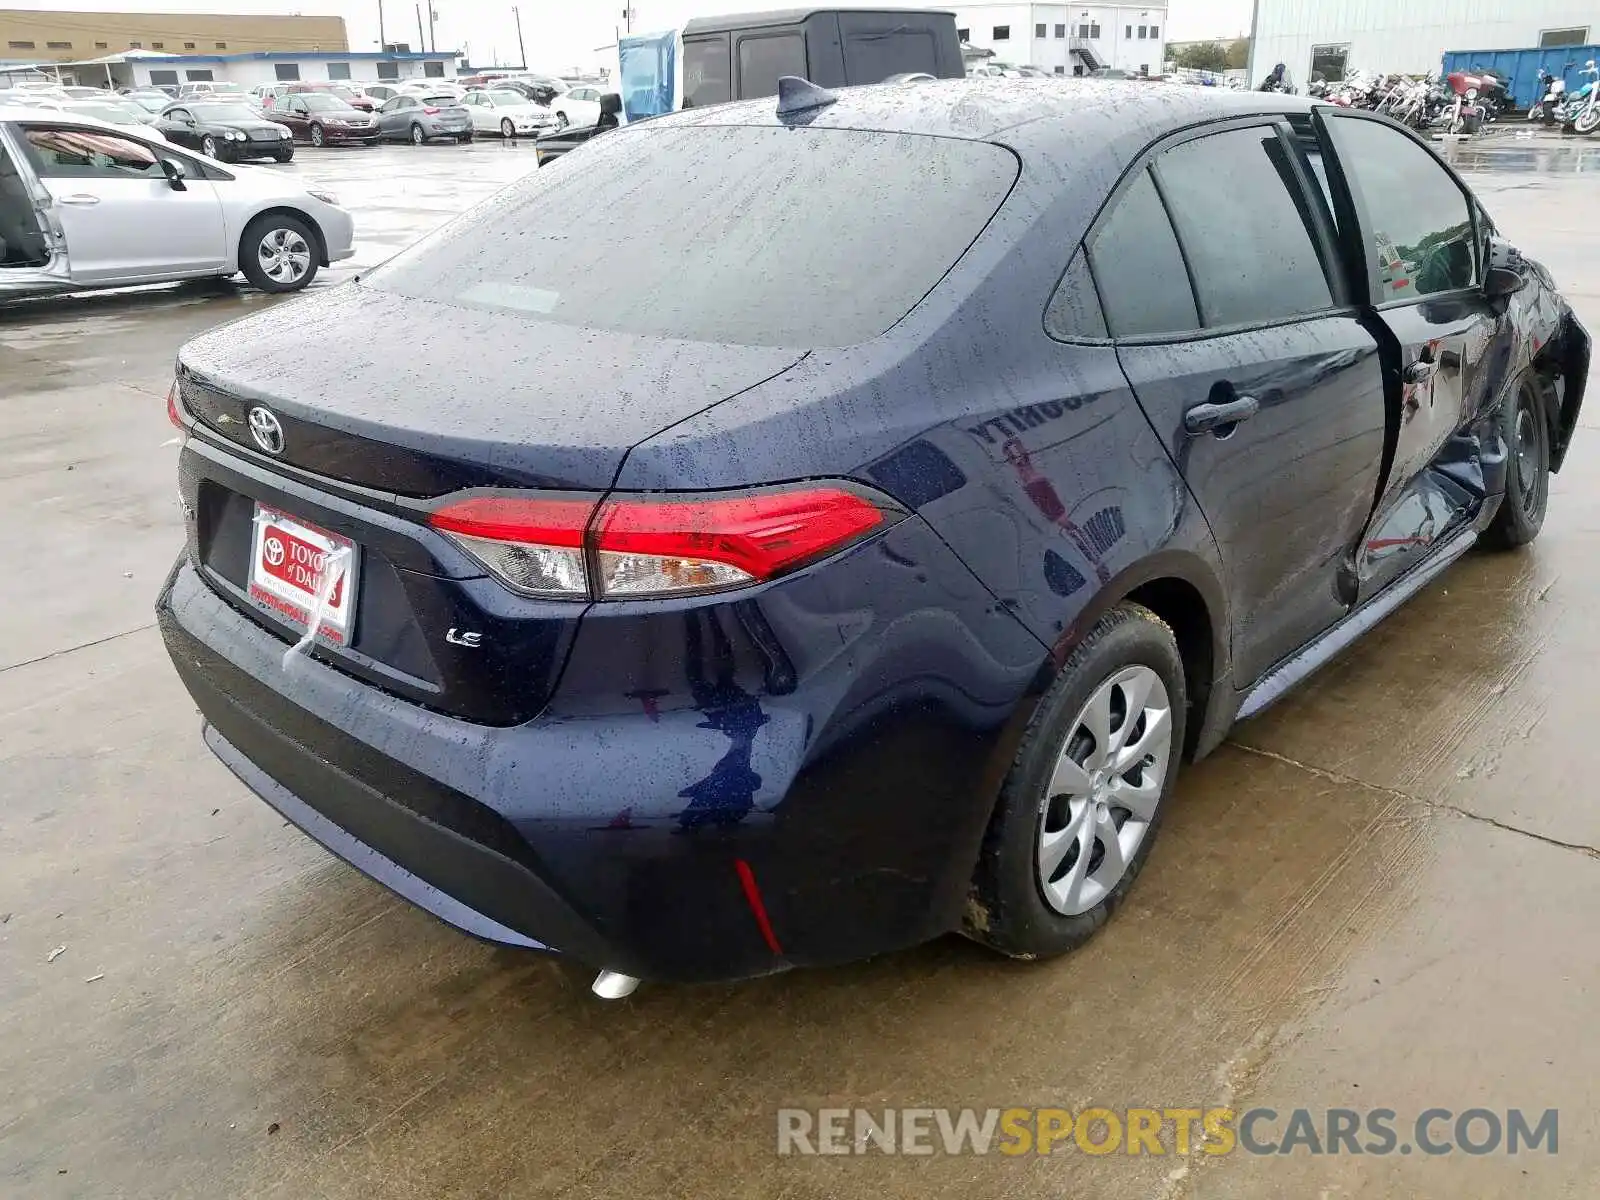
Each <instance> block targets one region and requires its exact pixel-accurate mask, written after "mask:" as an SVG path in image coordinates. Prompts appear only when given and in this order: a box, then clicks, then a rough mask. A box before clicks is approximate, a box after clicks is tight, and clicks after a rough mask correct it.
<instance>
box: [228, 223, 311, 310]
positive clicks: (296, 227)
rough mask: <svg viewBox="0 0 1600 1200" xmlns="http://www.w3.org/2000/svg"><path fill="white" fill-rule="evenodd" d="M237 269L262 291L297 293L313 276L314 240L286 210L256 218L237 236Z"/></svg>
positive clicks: (309, 231) (307, 228)
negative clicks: (240, 236)
mask: <svg viewBox="0 0 1600 1200" xmlns="http://www.w3.org/2000/svg"><path fill="white" fill-rule="evenodd" d="M239 269H240V270H241V271H243V272H244V276H245V278H246V279H248V280H249V281H250V282H251V283H253V284H255V286H256V287H258V288H260V289H261V290H262V291H263V292H274V293H282V292H298V291H299V290H300V289H301V288H303V287H305V286H306V285H307V284H309V283H310V282H311V281H312V280H313V279H315V278H316V277H317V239H316V236H315V235H314V234H313V233H312V232H311V229H310V228H309V227H308V226H307V225H306V223H305V222H304V221H302V220H300V219H299V218H298V217H291V216H289V215H288V214H287V213H269V214H268V215H266V216H264V217H257V218H256V219H255V220H254V221H252V222H250V224H249V225H247V226H246V227H245V231H244V236H243V237H242V238H240V239H239Z"/></svg>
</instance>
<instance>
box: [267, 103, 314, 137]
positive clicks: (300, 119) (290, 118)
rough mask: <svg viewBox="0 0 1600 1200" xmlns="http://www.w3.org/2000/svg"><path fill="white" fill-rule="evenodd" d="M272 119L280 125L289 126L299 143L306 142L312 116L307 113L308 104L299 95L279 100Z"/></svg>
mask: <svg viewBox="0 0 1600 1200" xmlns="http://www.w3.org/2000/svg"><path fill="white" fill-rule="evenodd" d="M272 119H273V120H274V121H276V122H278V124H280V125H287V126H288V127H289V132H290V133H292V134H293V135H294V139H295V141H297V142H300V141H304V140H305V139H306V137H307V136H308V135H307V133H306V131H307V130H308V129H309V128H310V127H311V114H310V113H309V112H307V111H306V102H305V101H304V100H303V99H301V98H300V97H299V96H298V95H290V96H285V97H283V98H282V99H281V100H279V101H278V107H277V110H276V111H275V112H274V113H273V114H272Z"/></svg>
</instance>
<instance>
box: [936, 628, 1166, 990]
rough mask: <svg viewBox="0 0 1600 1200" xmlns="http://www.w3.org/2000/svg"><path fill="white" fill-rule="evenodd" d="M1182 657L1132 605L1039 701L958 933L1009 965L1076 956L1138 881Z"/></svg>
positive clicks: (1152, 834) (1155, 813)
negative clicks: (989, 949) (1017, 960)
mask: <svg viewBox="0 0 1600 1200" xmlns="http://www.w3.org/2000/svg"><path fill="white" fill-rule="evenodd" d="M1187 702H1188V701H1187V695H1186V692H1185V685H1184V673H1183V660H1182V658H1181V657H1180V656H1179V654H1178V646H1177V641H1176V639H1175V638H1174V637H1173V634H1172V630H1171V629H1170V628H1168V626H1167V624H1166V622H1164V621H1162V620H1161V618H1160V617H1158V616H1157V615H1156V614H1155V613H1153V612H1151V611H1150V610H1149V609H1147V608H1145V607H1143V606H1142V605H1139V604H1133V603H1124V604H1120V605H1118V606H1117V607H1116V608H1114V609H1112V610H1111V611H1110V612H1109V613H1107V614H1106V615H1105V616H1104V617H1103V618H1101V620H1100V621H1099V623H1098V624H1096V625H1095V627H1094V628H1093V629H1091V630H1090V631H1089V634H1088V636H1087V637H1085V638H1084V640H1083V641H1082V642H1081V643H1079V645H1078V647H1077V649H1076V650H1074V651H1073V653H1072V656H1071V657H1070V658H1069V659H1068V660H1067V664H1066V666H1065V667H1064V668H1063V669H1062V671H1061V673H1060V675H1058V676H1057V677H1056V680H1055V682H1054V683H1053V684H1052V685H1051V687H1050V689H1049V691H1047V692H1046V693H1045V695H1044V697H1043V699H1041V700H1040V701H1039V705H1038V707H1037V708H1036V709H1035V710H1034V713H1033V717H1032V720H1031V721H1030V722H1029V724H1028V728H1027V730H1026V732H1025V733H1024V734H1023V737H1022V741H1021V744H1020V746H1019V747H1018V750H1017V755H1016V758H1015V759H1014V760H1013V761H1012V764H1011V769H1010V770H1009V772H1008V773H1007V775H1006V779H1005V782H1004V784H1003V785H1002V786H1001V790H1000V797H999V800H998V801H997V803H996V805H995V810H994V814H993V816H992V817H991V818H990V822H989V828H988V831H987V832H986V833H985V835H984V840H983V849H982V851H981V852H980V854H979V857H978V865H977V868H976V870H975V871H974V874H973V881H972V890H971V893H970V896H969V900H968V904H967V912H966V919H965V922H964V925H965V928H964V932H965V933H966V934H967V935H968V936H969V937H972V938H974V939H975V940H977V941H980V942H982V943H984V944H985V945H988V946H990V947H992V948H993V949H996V950H999V951H1000V952H1001V953H1003V954H1008V955H1011V956H1012V957H1014V958H1030V959H1031V958H1049V957H1053V956H1055V955H1058V954H1064V953H1066V952H1067V951H1069V950H1074V949H1076V948H1077V947H1078V946H1080V945H1082V944H1083V943H1084V942H1086V941H1088V939H1089V938H1090V937H1091V936H1093V934H1094V933H1095V932H1096V931H1097V930H1098V929H1099V928H1100V927H1101V926H1102V925H1104V924H1105V923H1106V921H1107V920H1108V919H1109V918H1110V916H1111V913H1112V912H1113V911H1114V910H1115V909H1116V907H1117V905H1118V904H1120V903H1121V901H1122V898H1123V896H1124V895H1126V893H1127V891H1128V889H1129V888H1131V887H1132V886H1133V881H1134V880H1135V878H1137V877H1138V874H1139V872H1140V870H1141V869H1142V868H1143V866H1144V863H1145V860H1146V859H1147V858H1148V857H1149V854H1150V848H1151V846H1152V845H1153V844H1154V843H1155V838H1156V832H1157V830H1158V828H1159V826H1160V822H1161V816H1162V812H1163V804H1164V801H1165V800H1166V799H1167V797H1168V796H1169V795H1170V794H1171V792H1172V785H1173V781H1174V780H1175V779H1176V777H1177V774H1178V760H1179V758H1180V757H1181V755H1182V753H1183V746H1184V732H1185V728H1186V724H1187V717H1186V706H1187Z"/></svg>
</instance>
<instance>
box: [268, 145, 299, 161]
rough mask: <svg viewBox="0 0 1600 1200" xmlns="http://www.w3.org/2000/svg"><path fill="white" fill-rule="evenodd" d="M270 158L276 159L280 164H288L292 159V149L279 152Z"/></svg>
mask: <svg viewBox="0 0 1600 1200" xmlns="http://www.w3.org/2000/svg"><path fill="white" fill-rule="evenodd" d="M272 157H273V158H275V159H277V160H278V161H279V162H281V163H286V162H289V161H290V160H291V159H293V158H294V150H293V149H292V148H291V149H288V150H279V151H278V152H277V153H276V154H274V155H273V156H272Z"/></svg>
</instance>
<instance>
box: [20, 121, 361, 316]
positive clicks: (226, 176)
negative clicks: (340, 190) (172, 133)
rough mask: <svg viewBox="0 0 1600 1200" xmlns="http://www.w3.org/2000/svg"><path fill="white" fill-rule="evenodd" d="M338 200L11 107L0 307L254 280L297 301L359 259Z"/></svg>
mask: <svg viewBox="0 0 1600 1200" xmlns="http://www.w3.org/2000/svg"><path fill="white" fill-rule="evenodd" d="M354 232H355V227H354V222H353V221H352V220H351V218H350V214H349V213H348V212H346V211H345V210H344V209H343V208H341V207H339V202H338V200H337V198H336V197H334V196H332V195H330V194H329V193H327V192H324V191H321V190H319V189H317V188H307V187H302V186H301V185H299V184H298V183H297V182H296V181H295V180H294V179H293V177H291V176H288V175H285V174H283V173H282V172H279V171H271V170H264V169H260V168H254V167H233V166H229V167H224V166H223V165H222V164H221V163H218V162H216V161H215V160H213V159H209V158H206V157H204V156H203V155H199V154H192V153H188V152H186V151H182V150H176V149H174V148H173V147H171V146H169V145H168V144H166V143H165V142H163V141H161V140H159V137H158V136H157V135H153V134H142V133H140V132H137V131H133V130H128V129H123V128H118V127H117V126H114V125H110V124H108V123H106V122H104V121H97V120H94V119H93V118H90V117H84V116H78V115H76V114H69V113H62V112H51V111H47V110H42V109H37V108H15V107H13V108H0V297H6V298H11V297H16V296H27V295H34V294H39V293H45V292H53V291H78V290H82V289H86V288H103V287H123V286H126V285H129V284H139V283H165V282H168V281H171V280H178V279H196V278H204V277H207V276H215V277H223V276H228V275H232V274H234V273H235V272H243V273H244V276H245V278H247V279H248V280H249V281H250V282H251V283H252V284H254V285H255V286H256V287H258V288H260V289H261V290H263V291H267V292H294V291H299V290H300V289H301V288H303V287H305V286H306V285H307V284H309V283H310V282H311V280H312V279H313V278H314V277H315V276H316V274H317V269H318V268H319V267H322V266H327V265H328V264H330V263H334V262H338V261H339V260H340V259H345V258H349V257H350V256H351V255H352V254H353V253H354V252H355V251H354V247H353V245H352V241H353V238H354Z"/></svg>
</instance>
